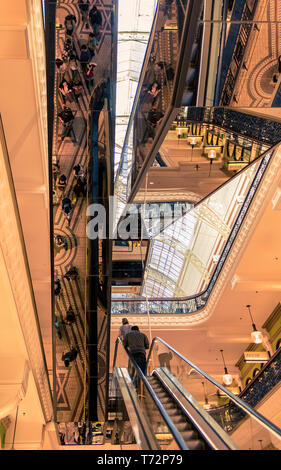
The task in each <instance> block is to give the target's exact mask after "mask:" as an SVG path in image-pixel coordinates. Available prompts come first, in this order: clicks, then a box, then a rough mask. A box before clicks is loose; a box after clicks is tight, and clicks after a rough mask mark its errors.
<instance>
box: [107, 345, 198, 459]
mask: <svg viewBox="0 0 281 470" xmlns="http://www.w3.org/2000/svg"><path fill="white" fill-rule="evenodd" d="M119 343H120V344H121V345H122V347H123V349H124V351H125V352H126V354H127V356H128V358H129V360H130V361H131V362H132V364H133V366H134V367H135V370H136V371H137V374H138V375H139V377H140V378H141V380H142V382H143V383H144V385H145V386H146V388H147V389H148V391H149V393H150V396H151V398H152V399H153V401H154V403H155V405H156V407H157V409H158V410H159V412H160V414H161V416H162V418H163V419H164V421H165V423H166V424H167V426H168V428H169V429H170V431H171V432H172V434H173V437H174V439H175V440H176V442H177V444H178V446H179V448H180V449H181V450H189V449H188V447H187V444H186V443H185V441H184V440H183V438H182V436H181V434H180V433H179V431H178V429H177V428H176V426H175V425H174V423H173V421H172V420H171V418H170V417H169V415H168V414H167V412H166V410H165V408H164V406H163V405H162V403H161V402H160V400H159V398H157V396H156V395H155V392H154V391H153V388H152V387H151V385H150V383H149V382H148V380H147V378H146V377H145V375H144V373H143V372H142V371H141V369H140V368H139V366H138V365H137V363H136V362H135V360H134V359H133V358H132V357H131V355H130V354H129V352H128V351H127V350H126V348H125V346H124V344H123V341H122V339H121V338H120V337H118V338H117V339H116V343H115V350H114V359H113V369H114V367H115V364H116V359H117V351H118V345H119Z"/></svg>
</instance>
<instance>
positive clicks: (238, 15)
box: [115, 0, 281, 223]
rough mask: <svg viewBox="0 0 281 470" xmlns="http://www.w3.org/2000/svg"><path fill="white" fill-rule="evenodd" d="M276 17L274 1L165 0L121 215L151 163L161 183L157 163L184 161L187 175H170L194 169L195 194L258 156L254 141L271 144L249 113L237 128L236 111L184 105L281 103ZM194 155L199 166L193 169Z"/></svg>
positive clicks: (139, 96)
mask: <svg viewBox="0 0 281 470" xmlns="http://www.w3.org/2000/svg"><path fill="white" fill-rule="evenodd" d="M279 20H280V12H279V6H278V5H277V4H276V2H274V1H273V0H233V1H228V2H224V1H221V0H214V1H211V0H206V1H204V2H203V1H202V2H201V1H200V0H198V1H196V2H194V1H192V0H189V1H188V0H187V1H182V0H169V1H168V0H159V1H158V3H157V9H156V15H155V20H154V23H153V27H152V32H151V36H150V40H149V43H148V46H147V51H146V55H145V59H144V63H143V67H142V71H141V74H140V80H139V85H138V90H137V93H136V97H135V102H134V107H133V111H132V114H131V118H130V125H129V127H128V130H127V134H126V138H125V144H124V146H123V150H122V155H121V160H120V165H119V168H118V172H117V178H116V187H115V195H116V197H117V198H118V201H119V202H118V210H117V216H116V223H117V222H118V220H119V217H120V215H122V213H123V211H124V209H125V206H126V204H127V202H133V201H134V200H139V199H140V194H139V191H142V190H143V187H144V185H145V184H147V181H146V182H145V179H146V174H147V171H148V170H149V169H151V172H150V173H151V175H152V174H153V177H152V176H151V175H149V179H151V181H150V182H149V183H148V184H150V183H151V186H153V185H156V186H157V187H158V188H160V189H159V190H161V191H162V187H163V184H162V183H160V182H159V179H158V177H156V172H157V170H155V168H157V167H160V168H165V169H166V170H165V171H166V174H167V175H168V170H167V168H169V169H170V170H169V171H171V169H172V168H173V169H175V167H177V168H178V173H181V175H178V177H176V175H175V171H174V172H173V173H171V174H170V173H169V178H168V179H169V184H170V185H171V186H172V189H173V190H176V188H177V187H178V184H179V186H180V188H181V190H182V186H183V183H181V182H180V178H181V179H182V180H184V179H185V180H187V178H188V181H189V182H188V184H187V185H186V186H187V188H186V191H187V192H188V193H189V196H192V197H193V200H194V201H197V202H198V197H199V198H200V197H204V196H205V195H206V194H209V193H210V192H211V191H212V190H214V189H215V188H217V187H219V186H220V184H221V183H222V182H224V181H225V180H227V179H228V178H229V177H231V176H233V174H235V173H236V172H237V171H239V170H241V169H242V168H243V167H244V166H245V163H246V162H247V161H248V162H249V161H252V160H253V158H254V157H255V155H256V156H257V154H258V153H259V150H258V151H256V150H257V149H256V147H257V146H259V145H262V146H263V148H262V149H261V151H262V150H264V148H265V147H264V146H265V145H268V146H269V147H270V146H271V144H272V143H271V142H265V141H264V139H263V138H262V137H263V135H262V133H261V134H260V136H259V138H256V137H255V136H253V135H249V134H248V133H247V132H244V129H243V127H244V122H240V128H239V126H238V127H237V126H236V128H235V129H233V128H232V125H231V123H229V120H228V122H227V123H226V122H225V121H224V119H221V120H219V118H218V117H217V119H216V122H214V121H212V120H209V121H208V120H207V121H206V120H205V119H203V120H202V119H201V120H198V119H197V118H196V119H194V116H190V114H189V112H186V109H192V107H194V106H199V107H200V109H202V108H205V109H214V107H220V109H223V108H222V106H223V107H225V106H231V107H232V109H233V108H235V109H237V112H238V113H239V110H241V109H242V108H245V107H246V108H247V109H248V110H249V113H252V111H253V113H255V112H258V111H257V108H259V107H260V109H261V110H262V109H264V108H265V107H268V109H269V114H270V108H271V107H273V109H274V107H275V109H276V107H278V106H280V105H281V98H280V96H281V91H280V90H281V73H280V72H281V56H280V55H279V52H278V51H280V50H281V35H280V21H279ZM250 108H252V109H250ZM233 112H234V111H233ZM246 113H248V111H245V110H244V115H245V114H246ZM279 116H280V114H279ZM179 117H180V118H183V119H182V120H180V119H179ZM244 117H245V116H244ZM233 119H234V120H236V118H233ZM269 119H275V118H272V117H270V118H269ZM276 120H277V121H278V118H277V119H276ZM194 121H195V122H197V123H198V124H199V128H198V127H197V130H194V129H195V128H194V127H193V126H192V123H194ZM200 122H201V128H200ZM203 123H204V124H205V125H203V126H202V124H203ZM206 124H210V125H211V126H212V125H213V126H214V125H216V128H212V127H210V128H209V129H207V126H206ZM226 124H230V127H228V125H226ZM253 124H254V125H255V126H256V127H259V124H257V123H254V121H253ZM190 126H191V127H190ZM202 127H203V128H202ZM277 127H278V124H277ZM182 128H183V129H182ZM229 131H230V132H229ZM173 133H174V135H173ZM212 133H213V135H214V137H212V138H211V134H212ZM215 134H216V136H215ZM226 134H229V135H227V137H226ZM230 134H232V135H230ZM174 137H176V139H175V140H176V142H177V143H178V148H175V145H173V143H172V140H173V138H174ZM200 137H201V141H200ZM242 137H244V138H245V139H244V141H242ZM247 138H248V139H249V140H250V141H251V142H249V141H248V142H246V139H247ZM226 140H227V144H226V145H225V141H226ZM231 140H232V142H231ZM206 143H207V144H208V145H206ZM250 146H251V148H250ZM212 147H213V148H212ZM219 147H220V150H219ZM259 154H260V153H259ZM232 157H233V158H232ZM226 160H228V161H227V163H226ZM232 161H233V164H232ZM187 162H189V163H190V164H192V165H193V163H194V165H193V167H194V168H195V171H196V172H197V171H198V173H195V172H194V173H193V174H190V172H191V167H192V165H189V168H187V166H186V163H187ZM210 162H212V163H210ZM211 165H212V166H211ZM239 165H240V167H239ZM179 168H180V169H179ZM194 168H193V169H194ZM153 172H155V174H154V173H153ZM209 173H211V174H210V175H209ZM199 175H200V178H199ZM201 176H203V179H204V181H203V182H202V181H201V182H199V179H200V180H201ZM153 179H154V181H153ZM197 180H198V181H197ZM197 183H198V184H197ZM156 186H154V188H153V189H154V191H153V192H157V191H158V189H157V191H156ZM199 186H200V187H199ZM151 189H152V188H151ZM191 193H193V195H192V194H191ZM196 195H197V196H196Z"/></svg>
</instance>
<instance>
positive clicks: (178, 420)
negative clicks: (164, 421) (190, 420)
mask: <svg viewBox="0 0 281 470" xmlns="http://www.w3.org/2000/svg"><path fill="white" fill-rule="evenodd" d="M171 419H172V421H173V423H175V424H179V423H186V421H185V419H184V418H183V416H182V415H179V414H177V415H176V416H171Z"/></svg>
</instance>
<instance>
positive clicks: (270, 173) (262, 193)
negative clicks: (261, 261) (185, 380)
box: [111, 145, 281, 328]
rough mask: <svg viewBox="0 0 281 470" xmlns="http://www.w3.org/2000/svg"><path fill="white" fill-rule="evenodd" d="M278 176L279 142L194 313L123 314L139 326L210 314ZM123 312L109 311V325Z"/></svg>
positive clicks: (178, 323)
mask: <svg viewBox="0 0 281 470" xmlns="http://www.w3.org/2000/svg"><path fill="white" fill-rule="evenodd" d="M280 176H281V145H279V146H278V147H277V148H276V150H275V151H274V152H273V155H272V157H271V159H270V162H269V163H268V166H267V169H266V172H265V174H264V176H263V180H262V183H261V184H260V185H259V187H258V188H257V190H256V192H255V195H254V196H253V200H252V203H251V206H250V209H249V211H248V213H247V214H246V216H245V218H244V222H243V224H242V226H241V228H240V230H239V232H238V235H237V237H236V239H235V241H234V243H233V245H232V248H231V250H230V252H229V254H228V256H227V258H226V261H225V263H224V266H223V268H222V270H221V272H220V274H219V277H218V279H217V281H216V283H215V285H214V288H213V290H212V293H211V294H210V297H209V299H208V301H207V303H206V306H205V307H204V308H202V309H201V310H199V311H197V312H196V313H194V314H191V313H189V314H181V315H176V314H171V315H169V314H162V315H161V314H159V315H158V314H153V315H149V319H148V315H142V314H139V315H135V314H133V315H130V314H129V313H126V317H129V318H130V321H131V322H137V324H138V325H139V326H141V327H147V326H148V324H150V326H151V327H157V328H161V327H169V326H170V327H174V328H175V327H187V326H191V325H198V324H200V323H203V322H204V321H206V320H207V319H208V318H210V317H211V315H212V314H213V312H214V310H215V307H216V305H217V303H218V302H219V300H220V298H221V297H222V295H223V291H224V289H225V287H226V285H227V283H228V282H229V281H230V280H231V278H232V277H233V272H234V270H235V268H236V266H237V265H238V263H239V261H240V259H241V257H242V254H243V250H244V249H245V247H246V244H247V242H248V240H249V239H250V237H251V235H252V233H253V232H254V230H255V228H256V226H257V224H258V222H259V220H260V217H261V216H262V213H263V212H264V210H265V208H266V205H267V204H268V202H269V200H270V198H271V197H272V191H273V190H274V189H275V187H276V184H278V182H279V180H280ZM123 316H124V315H123V314H121V315H116V314H114V315H111V325H112V327H116V326H117V325H119V326H120V324H121V319H122V317H123Z"/></svg>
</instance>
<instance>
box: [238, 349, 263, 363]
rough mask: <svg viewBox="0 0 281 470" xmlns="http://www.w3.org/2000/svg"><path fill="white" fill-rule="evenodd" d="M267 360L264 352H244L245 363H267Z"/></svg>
mask: <svg viewBox="0 0 281 470" xmlns="http://www.w3.org/2000/svg"><path fill="white" fill-rule="evenodd" d="M268 359H269V357H268V354H267V352H266V351H258V352H257V351H246V352H244V360H245V362H255V363H258V362H267V361H268Z"/></svg>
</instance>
